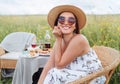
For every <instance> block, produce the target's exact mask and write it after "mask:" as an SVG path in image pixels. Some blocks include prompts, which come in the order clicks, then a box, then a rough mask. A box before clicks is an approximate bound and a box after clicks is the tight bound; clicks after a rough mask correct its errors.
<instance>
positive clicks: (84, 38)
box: [74, 34, 88, 41]
mask: <svg viewBox="0 0 120 84" xmlns="http://www.w3.org/2000/svg"><path fill="white" fill-rule="evenodd" d="M74 39H77V40H80V41H88V40H87V38H86V37H85V36H84V35H83V34H76V35H75V36H74Z"/></svg>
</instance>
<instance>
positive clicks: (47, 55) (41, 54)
mask: <svg viewBox="0 0 120 84" xmlns="http://www.w3.org/2000/svg"><path fill="white" fill-rule="evenodd" d="M39 56H45V57H49V56H50V53H47V54H43V53H40V54H39Z"/></svg>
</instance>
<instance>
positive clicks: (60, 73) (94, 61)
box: [44, 49, 106, 84]
mask: <svg viewBox="0 0 120 84" xmlns="http://www.w3.org/2000/svg"><path fill="white" fill-rule="evenodd" d="M100 69H102V65H101V62H100V60H99V59H98V56H97V55H96V53H95V51H94V50H93V49H91V50H90V51H89V52H88V53H87V54H85V55H83V56H79V57H77V58H76V59H75V60H74V61H72V62H71V63H70V64H69V65H67V66H66V67H65V68H63V69H57V68H52V69H51V70H50V71H49V72H48V74H47V76H46V78H45V80H44V84H67V83H68V82H71V81H73V80H76V79H78V78H82V77H84V76H86V75H88V74H90V73H94V72H96V71H98V70H100ZM105 80H106V78H105V76H101V77H98V78H96V79H94V80H92V81H91V82H90V84H104V83H105Z"/></svg>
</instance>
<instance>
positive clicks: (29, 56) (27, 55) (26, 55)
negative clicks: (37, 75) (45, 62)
mask: <svg viewBox="0 0 120 84" xmlns="http://www.w3.org/2000/svg"><path fill="white" fill-rule="evenodd" d="M38 56H39V55H38V54H36V55H35V56H31V55H30V54H25V55H22V57H25V58H34V57H38Z"/></svg>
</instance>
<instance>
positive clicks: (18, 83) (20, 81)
mask: <svg viewBox="0 0 120 84" xmlns="http://www.w3.org/2000/svg"><path fill="white" fill-rule="evenodd" d="M48 58H49V57H48V56H38V57H34V58H26V57H20V58H19V59H18V62H17V65H16V68H15V72H14V76H13V80H12V84H32V75H33V74H34V73H35V72H36V71H37V70H38V69H39V68H40V67H41V68H42V67H44V65H45V63H46V62H47V60H48Z"/></svg>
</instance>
